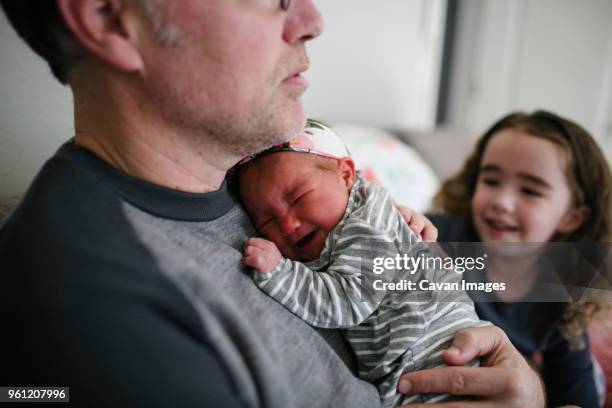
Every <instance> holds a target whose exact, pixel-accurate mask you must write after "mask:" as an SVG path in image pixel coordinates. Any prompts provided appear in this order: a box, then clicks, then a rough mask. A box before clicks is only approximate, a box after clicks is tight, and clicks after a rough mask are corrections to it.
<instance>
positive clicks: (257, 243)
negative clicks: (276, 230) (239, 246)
mask: <svg viewBox="0 0 612 408" xmlns="http://www.w3.org/2000/svg"><path fill="white" fill-rule="evenodd" d="M281 257H282V255H281V253H280V251H279V250H278V248H277V247H276V244H274V242H272V241H268V240H267V239H264V238H249V239H247V241H246V244H245V245H244V255H243V257H242V262H244V263H245V264H246V265H248V266H250V267H251V268H254V269H255V270H256V271H257V272H259V273H270V272H272V271H273V270H274V268H276V265H278V263H279V261H280V260H281Z"/></svg>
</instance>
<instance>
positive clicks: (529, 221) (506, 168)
mask: <svg viewBox="0 0 612 408" xmlns="http://www.w3.org/2000/svg"><path fill="white" fill-rule="evenodd" d="M566 166H567V159H566V155H565V154H564V152H563V150H562V148H561V147H560V146H558V145H556V144H555V143H553V142H551V141H549V140H546V139H543V138H539V137H534V136H531V135H529V134H527V133H525V132H524V131H521V130H518V129H512V128H507V129H502V130H500V131H498V132H497V133H496V134H494V135H493V136H492V138H491V139H490V140H489V143H488V144H487V147H486V148H485V151H484V154H483V157H482V161H481V163H480V169H479V175H478V180H477V182H476V191H475V193H474V197H473V199H472V217H473V220H474V226H475V228H476V231H477V232H478V234H479V236H480V239H481V240H482V241H483V242H546V241H549V240H550V239H551V238H552V237H553V235H555V233H557V232H558V233H569V232H572V231H573V230H575V229H577V228H578V227H580V224H581V223H582V218H581V215H582V214H581V211H578V209H576V208H575V207H574V205H573V203H574V199H573V195H572V192H571V189H570V186H569V184H568V180H567V177H566V175H565V169H566Z"/></svg>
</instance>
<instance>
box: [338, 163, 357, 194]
mask: <svg viewBox="0 0 612 408" xmlns="http://www.w3.org/2000/svg"><path fill="white" fill-rule="evenodd" d="M338 172H339V174H340V177H342V180H343V181H344V184H345V185H346V188H347V190H350V189H351V187H353V183H354V182H355V177H356V173H355V162H353V159H351V158H350V157H343V158H341V159H338Z"/></svg>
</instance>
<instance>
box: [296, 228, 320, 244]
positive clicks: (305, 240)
mask: <svg viewBox="0 0 612 408" xmlns="http://www.w3.org/2000/svg"><path fill="white" fill-rule="evenodd" d="M316 233H317V230H314V231H312V232H311V233H310V234H307V235H306V236H304V237H303V238H302V239H300V240H299V241H298V242H296V243H295V246H296V247H298V248H304V247H305V246H306V245H308V244H310V242H311V241H312V240H313V239H314V237H315V235H316Z"/></svg>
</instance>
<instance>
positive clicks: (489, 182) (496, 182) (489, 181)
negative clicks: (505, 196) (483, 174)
mask: <svg viewBox="0 0 612 408" xmlns="http://www.w3.org/2000/svg"><path fill="white" fill-rule="evenodd" d="M481 181H482V182H483V183H484V184H486V185H487V186H492V187H495V186H498V185H499V180H497V179H493V178H483V179H481Z"/></svg>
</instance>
